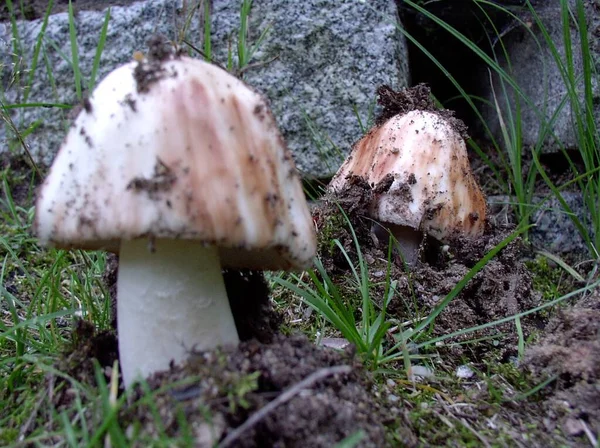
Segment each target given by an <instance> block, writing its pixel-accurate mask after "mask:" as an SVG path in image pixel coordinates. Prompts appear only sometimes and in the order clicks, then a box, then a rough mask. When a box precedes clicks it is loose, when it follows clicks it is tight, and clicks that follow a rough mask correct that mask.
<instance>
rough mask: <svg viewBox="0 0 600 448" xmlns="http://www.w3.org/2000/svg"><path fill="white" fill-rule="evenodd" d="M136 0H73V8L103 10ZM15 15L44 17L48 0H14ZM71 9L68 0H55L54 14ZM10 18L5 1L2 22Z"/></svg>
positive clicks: (29, 18) (33, 17) (32, 18)
mask: <svg viewBox="0 0 600 448" xmlns="http://www.w3.org/2000/svg"><path fill="white" fill-rule="evenodd" d="M135 1H136V0H73V1H72V4H73V10H74V11H75V12H78V11H89V10H96V11H97V10H102V9H106V8H108V7H109V6H123V5H129V4H131V3H135ZM21 5H22V6H21ZM13 6H14V8H15V16H16V18H17V19H18V20H21V19H25V20H35V19H40V18H43V17H44V15H45V14H46V10H47V9H48V0H21V1H19V0H17V1H13ZM68 9H69V1H68V0H55V1H54V5H53V7H52V14H57V13H59V12H66V11H68ZM8 20H10V14H9V9H8V5H7V4H6V3H5V2H4V4H3V5H2V6H0V22H2V21H8Z"/></svg>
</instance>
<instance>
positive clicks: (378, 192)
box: [328, 110, 486, 265]
mask: <svg viewBox="0 0 600 448" xmlns="http://www.w3.org/2000/svg"><path fill="white" fill-rule="evenodd" d="M349 176H359V177H362V178H363V179H364V180H365V181H366V182H368V183H369V185H371V187H372V188H373V193H374V197H373V201H372V203H371V205H370V210H369V213H370V217H371V218H373V219H374V220H376V221H378V223H376V224H373V226H372V231H373V232H374V233H375V235H376V236H377V237H378V239H381V238H382V237H383V238H384V239H385V240H387V239H388V234H387V233H388V232H390V233H391V234H393V235H394V238H395V239H396V240H397V249H398V250H399V252H400V253H401V254H402V257H403V258H404V260H405V261H406V262H407V264H409V265H414V264H415V263H416V262H417V260H418V256H419V246H420V243H421V241H422V239H423V235H424V234H428V235H431V236H432V237H434V238H436V239H437V240H439V241H441V242H445V241H448V240H449V239H451V237H452V236H458V235H462V236H466V237H476V236H478V235H481V234H482V233H483V230H484V222H485V217H486V202H485V198H484V196H483V193H482V192H481V189H480V188H479V185H478V184H477V181H476V180H475V178H474V177H473V174H472V172H471V167H470V165H469V159H468V157H467V149H466V145H465V142H464V139H463V138H462V136H461V135H460V133H459V132H458V131H457V130H456V129H454V127H453V126H452V125H451V123H450V122H449V121H448V120H447V119H446V118H445V117H443V116H441V115H440V114H438V113H436V112H434V111H423V110H412V111H410V112H407V113H405V114H399V115H395V116H393V117H391V118H390V119H388V120H387V121H385V122H384V123H382V124H381V125H379V126H376V127H374V128H373V129H371V130H370V131H369V132H368V133H367V134H366V135H365V136H364V137H363V138H362V139H361V140H360V141H359V142H358V143H357V144H356V145H355V147H354V148H353V150H352V153H351V154H350V156H349V157H348V158H347V159H346V161H345V162H344V163H343V164H342V166H341V167H340V169H339V170H338V172H337V173H336V175H335V176H334V178H333V179H332V181H331V183H330V184H329V187H328V189H329V191H330V192H333V193H337V192H340V191H341V190H342V188H344V186H345V185H346V181H347V179H348V177H349Z"/></svg>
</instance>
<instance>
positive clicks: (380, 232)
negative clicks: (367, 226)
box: [371, 223, 423, 266]
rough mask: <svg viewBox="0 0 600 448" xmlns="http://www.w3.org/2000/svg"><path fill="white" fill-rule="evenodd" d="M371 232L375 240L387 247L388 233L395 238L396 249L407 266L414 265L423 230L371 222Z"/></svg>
mask: <svg viewBox="0 0 600 448" xmlns="http://www.w3.org/2000/svg"><path fill="white" fill-rule="evenodd" d="M371 232H373V234H374V235H375V236H376V237H377V240H378V241H379V242H381V243H382V244H384V245H385V246H384V247H387V244H388V242H389V239H390V233H391V234H392V235H393V236H394V239H395V240H396V244H395V246H396V250H397V251H398V252H399V255H400V256H401V257H402V259H403V260H404V262H405V263H406V264H407V265H408V266H414V265H415V264H417V261H418V259H419V247H420V246H421V241H422V240H423V232H421V231H419V230H415V229H413V228H412V227H408V226H399V225H397V224H389V223H382V224H379V223H373V225H372V226H371Z"/></svg>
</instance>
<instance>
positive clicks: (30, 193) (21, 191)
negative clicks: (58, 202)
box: [0, 152, 42, 207]
mask: <svg viewBox="0 0 600 448" xmlns="http://www.w3.org/2000/svg"><path fill="white" fill-rule="evenodd" d="M2 179H6V180H7V184H8V187H9V188H10V194H11V197H12V200H13V202H14V203H15V205H18V206H21V207H31V206H32V205H33V199H34V191H35V188H36V187H37V186H38V185H39V184H40V183H41V181H42V180H41V178H40V177H39V176H38V175H37V174H36V173H35V170H34V169H32V167H31V164H30V162H28V161H27V160H26V159H25V157H19V156H12V155H11V154H10V153H8V152H3V153H1V154H0V180H2ZM0 189H2V190H3V189H4V186H2V185H0ZM2 196H4V194H3V195H2ZM2 199H5V197H2Z"/></svg>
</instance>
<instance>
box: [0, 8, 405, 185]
mask: <svg viewBox="0 0 600 448" xmlns="http://www.w3.org/2000/svg"><path fill="white" fill-rule="evenodd" d="M185 3H186V4H187V5H188V7H189V5H191V4H195V3H196V2H190V1H187V2H185ZM187 11H192V10H191V9H189V8H188V10H187ZM201 13H202V11H201V10H196V11H194V12H193V13H189V14H186V11H182V2H181V1H178V2H174V1H172V0H147V1H145V2H140V3H135V4H133V5H130V6H127V7H121V6H115V7H113V8H112V9H111V21H110V25H109V28H108V36H107V39H106V45H105V50H104V52H103V54H102V58H101V60H100V70H99V73H98V78H97V79H101V77H102V76H104V75H105V74H106V73H108V72H109V71H110V70H112V69H113V68H115V67H116V66H117V65H119V64H121V63H123V62H126V61H128V60H130V59H131V57H132V54H133V52H134V51H136V50H142V51H144V50H145V49H146V42H147V39H148V38H149V37H150V36H151V34H152V33H153V32H159V33H162V34H165V35H166V36H168V37H169V38H171V39H173V40H176V41H179V42H180V41H181V39H180V37H181V35H182V33H181V30H182V28H183V27H184V23H185V18H186V17H190V18H191V20H190V21H189V27H188V28H187V33H186V37H187V39H188V40H189V41H191V42H192V43H193V44H194V45H195V46H196V47H198V48H203V44H202V39H201V37H200V36H202V33H203V30H202V26H203V19H202V17H201ZM104 14H105V12H104V11H81V12H79V13H78V14H77V16H76V20H75V23H76V27H77V30H78V46H79V66H80V68H81V72H82V75H83V79H84V81H85V83H84V86H85V85H87V82H88V80H89V78H90V76H89V75H90V73H91V71H92V66H93V61H94V56H95V51H96V47H97V44H98V37H99V36H100V31H101V27H102V23H103V20H104ZM388 20H391V21H396V7H395V4H394V2H392V1H387V0H376V1H371V2H368V3H363V2H360V1H357V0H343V1H334V0H308V1H304V2H292V1H281V0H263V1H260V2H254V6H253V9H252V12H251V16H250V20H249V36H248V42H250V43H251V44H252V43H254V42H256V40H257V38H258V36H260V35H261V33H262V32H263V31H264V30H265V29H267V28H268V30H267V33H266V37H265V39H264V41H263V43H262V45H261V46H260V48H259V49H258V50H257V51H256V52H255V53H254V57H253V58H252V60H251V65H252V67H251V68H249V69H248V70H247V71H245V72H244V79H245V80H247V81H248V82H249V83H250V84H251V85H253V86H255V87H256V88H257V89H258V90H260V91H262V92H263V93H264V94H266V96H267V97H268V98H269V100H270V101H271V103H272V108H273V111H274V114H275V116H276V118H277V120H278V123H279V125H280V127H281V129H282V131H283V133H284V136H285V138H286V140H287V142H288V145H289V146H290V148H291V149H292V151H293V153H294V156H295V158H296V162H297V165H298V168H299V169H300V170H301V171H302V172H303V173H304V174H307V175H312V176H326V175H330V174H332V173H334V172H335V171H336V170H337V167H338V166H339V164H340V163H341V161H342V160H343V158H344V157H345V155H346V154H347V153H348V152H349V150H350V146H351V145H352V144H353V143H354V142H355V141H356V140H357V139H358V138H359V137H360V135H361V127H360V125H359V122H358V119H357V116H356V115H357V114H358V116H360V117H361V120H363V122H365V121H366V120H367V117H368V116H369V111H370V110H371V108H372V107H373V106H374V100H375V89H376V87H377V86H378V85H380V84H382V83H387V84H391V85H392V86H395V87H397V88H398V87H404V86H406V84H407V78H408V68H407V57H406V49H405V44H404V40H403V39H402V38H401V37H400V35H399V33H398V32H397V30H396V27H395V26H394V24H393V23H392V22H390V21H388ZM239 23H240V21H239V2H231V1H226V0H214V1H213V4H212V13H211V30H212V47H213V55H214V58H215V60H217V61H220V62H222V63H226V61H227V52H228V49H229V48H231V50H232V52H233V60H234V62H235V61H237V36H238V28H239ZM41 27H42V20H39V19H38V20H33V21H29V22H24V21H23V22H21V21H20V22H18V32H19V36H20V41H21V45H22V48H23V49H24V51H23V54H24V56H23V58H22V59H21V62H20V63H18V64H17V65H16V66H15V64H14V61H13V60H12V59H11V56H10V53H11V51H12V50H11V45H12V43H11V28H10V24H7V23H4V24H3V23H0V47H1V50H2V56H0V61H1V62H2V64H3V68H2V81H3V87H4V89H5V91H6V103H8V104H10V103H20V102H23V101H24V98H23V94H24V90H23V89H22V88H19V86H18V85H17V84H15V83H12V85H10V84H11V79H13V78H12V77H11V72H14V71H21V72H22V79H26V78H27V75H26V73H25V74H23V73H24V71H25V70H26V69H27V68H28V64H29V61H31V60H32V54H33V48H34V45H35V42H36V38H37V36H38V35H39V33H40V30H41ZM52 43H54V44H55V45H56V47H57V48H59V49H60V51H61V52H62V53H63V55H65V56H66V57H67V58H68V59H71V45H70V40H69V26H68V16H67V14H66V13H60V14H54V15H52V16H50V19H49V22H48V27H47V29H46V38H45V39H44V49H45V53H46V54H47V57H48V65H49V66H50V67H52V73H51V75H52V78H53V79H54V83H55V85H56V88H53V87H52V85H53V81H52V80H51V77H50V76H49V74H48V72H47V70H46V64H45V62H44V60H43V59H40V62H39V64H38V68H37V69H36V71H35V76H34V77H33V79H34V82H33V85H32V87H31V91H30V94H29V97H28V98H27V102H28V103H33V102H52V103H65V104H75V103H76V102H77V98H76V95H75V87H74V82H73V79H74V76H73V70H72V67H71V64H70V63H69V62H68V61H66V60H65V59H64V58H63V57H62V56H61V55H60V54H59V52H58V51H56V48H55V47H54V45H53V44H52ZM9 85H10V87H9V88H7V87H8V86H9ZM355 108H356V112H355ZM13 120H14V121H15V123H16V124H17V126H18V127H19V129H21V130H24V129H27V128H28V126H30V125H31V124H33V123H35V122H39V126H38V127H37V128H36V129H35V132H33V133H32V134H31V135H29V137H28V139H27V142H28V144H29V145H30V147H31V151H32V153H33V154H34V157H35V159H36V160H37V161H39V162H42V163H44V164H49V163H50V162H51V161H52V158H53V156H54V154H55V153H56V151H57V149H58V147H59V145H60V142H61V140H62V138H63V136H64V135H65V131H66V128H67V126H68V124H69V121H70V117H69V111H68V109H63V110H61V109H57V108H50V109H48V108H46V109H41V108H28V109H19V110H18V111H14V114H13ZM10 137H11V136H10V135H7V134H6V130H5V129H4V127H3V128H1V129H0V141H4V140H8V142H9V143H11V145H12V147H14V148H17V147H16V146H15V145H14V142H11V141H10V140H11V139H10ZM2 146H3V147H6V146H7V145H2Z"/></svg>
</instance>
